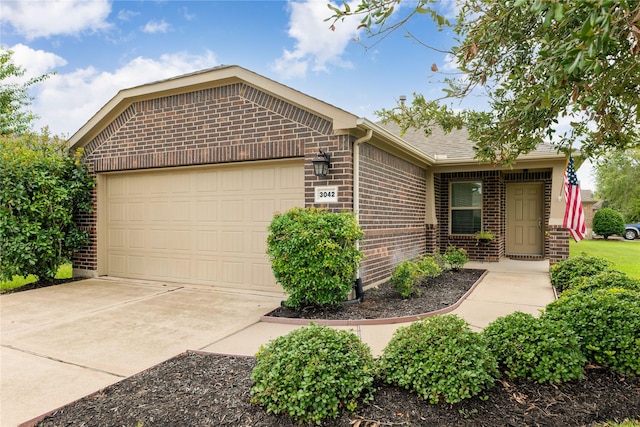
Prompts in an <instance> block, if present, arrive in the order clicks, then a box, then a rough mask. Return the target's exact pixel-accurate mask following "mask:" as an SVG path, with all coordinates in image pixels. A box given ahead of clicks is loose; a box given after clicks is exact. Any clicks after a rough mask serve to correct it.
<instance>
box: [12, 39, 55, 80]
mask: <svg viewBox="0 0 640 427" xmlns="http://www.w3.org/2000/svg"><path fill="white" fill-rule="evenodd" d="M9 50H11V51H13V57H12V59H13V63H14V64H16V65H19V66H20V67H21V68H22V69H23V70H25V74H24V76H23V79H22V80H23V81H26V80H28V79H31V78H33V77H38V76H41V75H43V74H46V73H49V72H51V71H55V69H56V67H62V66H64V65H67V61H66V60H65V59H64V58H62V57H60V56H58V55H56V54H54V53H51V52H45V51H44V50H35V49H32V48H30V47H29V46H25V45H23V44H21V43H18V44H17V45H15V46H12V47H10V48H9Z"/></svg>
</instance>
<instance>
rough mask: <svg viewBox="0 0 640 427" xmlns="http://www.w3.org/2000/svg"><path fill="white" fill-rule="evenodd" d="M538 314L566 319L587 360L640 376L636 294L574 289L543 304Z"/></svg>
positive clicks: (639, 310) (639, 300)
mask: <svg viewBox="0 0 640 427" xmlns="http://www.w3.org/2000/svg"><path fill="white" fill-rule="evenodd" d="M542 317H544V318H546V319H549V320H552V321H556V322H558V321H566V322H567V323H568V324H569V327H570V328H571V329H572V330H573V331H574V332H575V333H576V334H577V335H578V336H579V337H580V339H581V342H580V344H581V348H582V351H583V353H584V354H585V356H586V357H587V359H588V360H589V361H591V362H595V363H598V364H602V365H606V366H608V367H609V368H611V369H612V370H614V371H619V372H623V373H631V374H635V375H640V357H639V355H640V293H639V292H636V291H632V290H627V289H618V288H611V289H599V290H595V291H593V292H577V293H575V294H573V295H569V296H567V297H565V298H560V299H559V300H557V301H554V302H552V303H551V304H549V305H547V308H546V311H545V312H544V313H543V315H542Z"/></svg>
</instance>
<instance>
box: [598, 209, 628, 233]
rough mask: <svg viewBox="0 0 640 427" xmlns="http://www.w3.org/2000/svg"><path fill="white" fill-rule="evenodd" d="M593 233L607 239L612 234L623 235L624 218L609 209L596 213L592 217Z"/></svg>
mask: <svg viewBox="0 0 640 427" xmlns="http://www.w3.org/2000/svg"><path fill="white" fill-rule="evenodd" d="M593 232H594V233H596V234H599V235H600V236H604V238H605V239H607V238H608V237H609V236H611V235H613V234H618V235H620V236H621V235H623V234H624V218H622V215H620V213H618V212H617V211H614V210H613V209H611V208H604V209H600V210H598V211H596V213H595V214H594V215H593Z"/></svg>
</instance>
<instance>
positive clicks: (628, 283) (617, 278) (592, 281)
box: [562, 270, 640, 298]
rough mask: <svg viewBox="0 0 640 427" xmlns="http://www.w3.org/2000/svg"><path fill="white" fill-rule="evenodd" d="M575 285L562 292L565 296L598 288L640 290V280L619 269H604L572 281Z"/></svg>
mask: <svg viewBox="0 0 640 427" xmlns="http://www.w3.org/2000/svg"><path fill="white" fill-rule="evenodd" d="M572 284H573V286H572V287H571V288H570V289H567V290H566V291H564V292H563V293H562V297H563V298H565V297H567V296H569V295H573V294H574V293H577V292H593V291H595V290H598V289H609V288H619V289H629V290H632V291H638V292H640V280H638V279H634V278H633V277H629V276H627V274H626V273H623V272H622V271H617V270H609V271H603V272H602V273H599V274H596V275H595V276H588V277H582V278H580V279H574V281H572Z"/></svg>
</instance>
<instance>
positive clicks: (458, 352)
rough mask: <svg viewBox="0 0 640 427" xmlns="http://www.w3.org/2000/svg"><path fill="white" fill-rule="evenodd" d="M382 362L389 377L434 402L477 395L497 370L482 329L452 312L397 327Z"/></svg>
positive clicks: (382, 369)
mask: <svg viewBox="0 0 640 427" xmlns="http://www.w3.org/2000/svg"><path fill="white" fill-rule="evenodd" d="M378 367H379V370H380V376H381V378H382V379H383V380H384V381H385V382H386V383H389V384H395V385H398V386H400V387H404V388H406V389H408V390H412V391H414V392H415V393H417V394H418V396H419V397H420V398H421V399H424V400H427V401H429V402H430V403H438V402H440V401H445V402H448V403H456V402H460V401H461V400H463V399H466V398H469V397H472V396H476V395H478V394H480V393H481V392H482V391H483V390H484V389H486V388H488V387H491V386H492V385H493V383H494V380H495V378H496V377H497V376H498V369H497V364H496V360H495V358H494V357H493V355H492V354H491V352H490V351H489V349H488V348H487V345H486V343H485V340H484V338H483V337H482V335H480V334H479V333H476V332H473V331H472V330H471V328H470V327H469V324H468V323H467V322H465V321H464V320H463V319H461V318H459V317H457V316H456V315H452V314H449V315H444V316H433V317H429V318H426V319H423V320H420V321H417V322H414V323H412V324H411V325H410V326H404V327H400V328H398V329H397V330H396V332H395V333H394V335H393V337H392V338H391V341H390V342H389V344H388V345H387V346H386V347H385V349H384V350H383V354H382V356H381V357H380V359H379V360H378Z"/></svg>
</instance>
